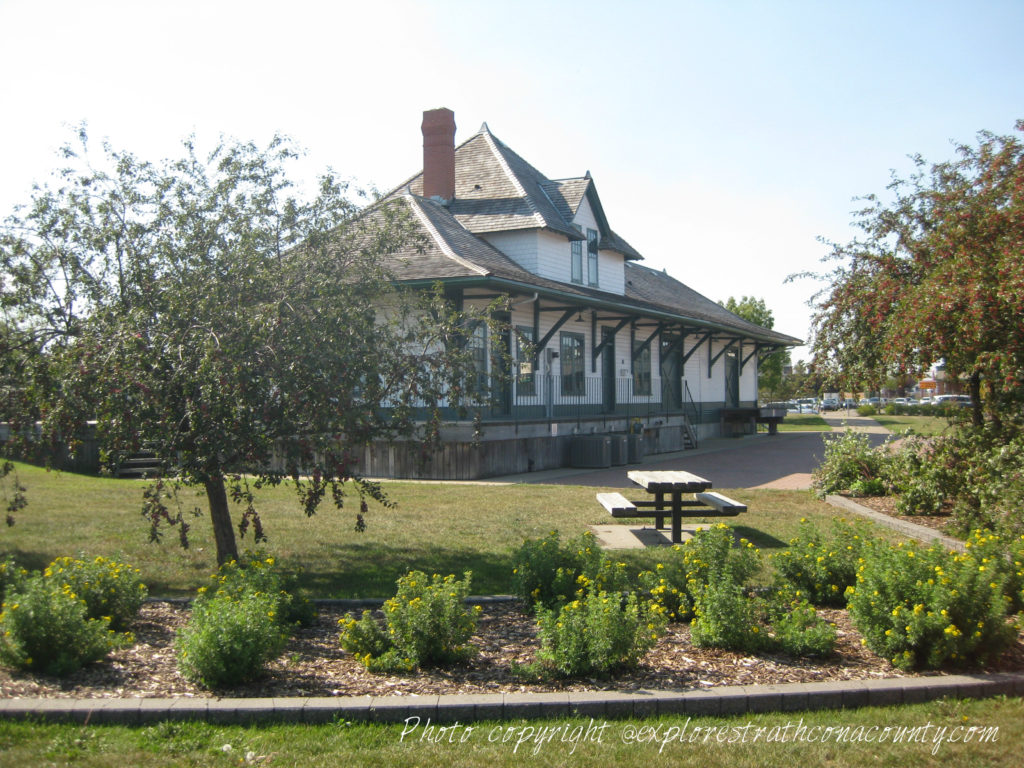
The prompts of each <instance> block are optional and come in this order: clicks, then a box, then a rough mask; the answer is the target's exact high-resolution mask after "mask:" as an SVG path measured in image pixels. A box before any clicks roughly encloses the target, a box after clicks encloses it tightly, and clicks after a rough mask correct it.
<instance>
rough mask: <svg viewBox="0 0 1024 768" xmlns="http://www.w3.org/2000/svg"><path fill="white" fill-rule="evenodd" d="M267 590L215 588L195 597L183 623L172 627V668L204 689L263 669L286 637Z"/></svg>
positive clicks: (254, 675) (222, 685) (242, 679)
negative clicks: (174, 654)
mask: <svg viewBox="0 0 1024 768" xmlns="http://www.w3.org/2000/svg"><path fill="white" fill-rule="evenodd" d="M279 605H280V603H279V601H278V598H277V596H275V595H274V594H272V593H268V592H258V591H254V590H240V591H237V592H234V591H222V592H215V593H213V594H212V596H210V597H206V598H204V599H202V600H195V601H193V604H192V615H191V617H190V618H189V621H188V624H186V625H185V626H184V627H182V629H180V630H179V631H178V637H177V641H176V649H177V654H178V669H179V670H180V671H181V674H182V675H183V676H184V677H185V678H186V679H188V680H191V681H193V682H195V683H198V684H199V685H202V686H204V687H206V688H225V687H229V686H232V685H237V684H239V683H244V682H247V681H249V680H254V679H256V678H258V677H260V676H261V675H263V674H264V672H265V670H266V665H267V663H268V662H270V661H272V660H273V659H275V658H276V657H277V656H278V655H279V654H280V653H281V651H282V650H284V646H285V643H286V642H287V640H288V632H287V631H286V629H285V626H284V625H283V624H282V623H281V621H280V618H279V616H278V614H277V611H278V607H279Z"/></svg>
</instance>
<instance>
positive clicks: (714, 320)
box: [626, 262, 802, 345]
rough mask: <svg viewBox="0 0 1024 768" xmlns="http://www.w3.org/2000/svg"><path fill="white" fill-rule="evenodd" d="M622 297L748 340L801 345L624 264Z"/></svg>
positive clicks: (665, 277)
mask: <svg viewBox="0 0 1024 768" xmlns="http://www.w3.org/2000/svg"><path fill="white" fill-rule="evenodd" d="M626 296H627V297H629V298H631V299H635V300H637V301H639V302H643V303H645V304H648V305H653V306H657V307H661V308H663V309H666V310H670V311H676V312H680V313H681V314H684V315H686V316H687V317H691V318H693V319H695V320H698V321H703V322H706V323H710V324H714V325H716V326H724V327H726V328H729V329H732V330H736V331H738V332H741V333H747V334H750V335H752V336H756V337H760V336H767V337H771V338H766V339H765V340H773V341H775V342H777V343H779V344H784V345H791V344H801V343H802V341H801V339H797V338H795V337H793V336H787V335H786V334H782V333H778V332H777V331H770V330H769V331H766V329H764V328H762V327H761V326H760V325H756V324H754V323H751V322H749V321H747V320H744V319H743V318H742V317H740V316H739V315H736V314H734V313H732V312H730V311H729V310H727V309H726V308H725V307H723V306H722V305H721V304H719V303H717V302H714V301H712V300H711V299H709V298H707V297H706V296H703V295H701V294H699V293H697V291H695V290H693V289H692V288H690V287H689V286H688V285H685V284H684V283H681V282H679V281H678V280H676V279H675V278H674V277H672V276H671V275H669V274H667V273H665V272H659V271H657V270H655V269H650V268H649V267H644V266H641V265H640V264H631V263H629V262H626Z"/></svg>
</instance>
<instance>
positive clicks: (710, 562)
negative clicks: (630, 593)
mask: <svg viewBox="0 0 1024 768" xmlns="http://www.w3.org/2000/svg"><path fill="white" fill-rule="evenodd" d="M734 544H736V540H735V537H734V535H733V530H732V528H730V527H729V526H728V525H725V524H724V523H719V524H718V525H713V526H711V527H710V528H698V529H697V531H696V532H695V533H694V535H693V538H691V539H688V540H687V541H686V542H684V543H683V544H676V545H674V546H673V547H672V549H671V550H669V556H668V557H666V558H665V559H664V560H663V561H662V562H660V563H658V564H657V565H655V567H654V569H653V570H650V571H643V572H642V573H640V574H639V576H638V581H639V583H640V586H641V588H643V589H644V590H645V591H646V592H647V593H648V594H649V595H650V597H651V600H653V601H654V602H655V603H656V604H658V605H660V606H661V607H662V608H663V609H664V613H665V615H666V616H667V617H668V619H669V621H687V620H689V619H690V618H692V616H693V608H694V601H695V598H696V596H697V594H698V593H700V592H701V591H702V590H703V589H704V587H705V586H707V584H708V583H709V582H710V581H712V580H713V579H722V578H725V579H728V580H729V581H731V582H735V583H737V584H740V585H745V584H746V583H747V581H748V580H749V579H750V578H751V577H753V575H754V574H755V573H757V571H758V570H759V569H760V567H761V564H760V559H759V553H758V550H757V548H756V547H754V545H753V544H751V543H750V542H749V541H747V540H746V539H740V540H739V546H734Z"/></svg>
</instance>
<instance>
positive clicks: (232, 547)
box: [203, 474, 238, 565]
mask: <svg viewBox="0 0 1024 768" xmlns="http://www.w3.org/2000/svg"><path fill="white" fill-rule="evenodd" d="M203 486H204V487H205V488H206V499H207V501H208V502H209V504H210V522H211V523H213V539H214V541H215V542H216V544H217V565H224V563H227V562H230V561H232V560H238V545H237V543H236V542H235V528H234V526H233V525H232V524H231V510H230V509H228V492H227V489H226V488H225V487H224V476H223V475H220V474H216V475H213V476H212V477H209V478H207V480H206V481H205V482H204V483H203Z"/></svg>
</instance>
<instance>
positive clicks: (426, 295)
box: [0, 128, 472, 563]
mask: <svg viewBox="0 0 1024 768" xmlns="http://www.w3.org/2000/svg"><path fill="white" fill-rule="evenodd" d="M184 150H185V151H184V154H183V156H182V157H181V158H179V159H176V160H173V161H165V162H161V163H149V162H145V161H142V160H140V159H138V158H137V157H135V156H133V155H132V154H130V153H125V152H119V151H115V150H114V149H112V148H111V147H110V146H108V145H104V146H103V151H102V153H101V154H100V156H99V157H93V155H92V153H91V152H90V147H89V142H88V139H87V136H86V134H85V130H84V128H83V129H82V130H81V131H80V135H79V137H78V141H77V143H76V144H74V145H69V146H68V147H66V148H65V150H64V159H65V161H66V167H65V168H64V169H63V170H61V171H60V172H59V173H58V174H57V176H56V179H55V181H54V183H53V185H50V186H41V187H37V188H36V189H35V191H34V193H33V196H32V200H31V203H30V204H29V205H28V206H27V207H23V208H21V209H19V210H17V211H16V212H15V214H14V215H12V216H11V217H10V218H9V219H8V220H7V221H6V224H5V226H4V228H3V231H2V235H0V259H2V263H3V275H4V278H3V283H2V285H0V288H2V290H0V308H2V312H3V315H2V317H0V321H2V322H0V329H2V330H3V338H2V342H0V359H2V366H3V368H2V372H3V375H4V382H3V383H4V393H3V394H4V400H3V401H2V406H3V409H4V410H3V413H2V414H0V420H3V421H8V422H10V423H11V424H12V430H11V431H12V433H13V434H14V435H15V436H16V437H17V436H18V435H25V434H27V433H29V432H31V428H32V425H33V424H35V423H36V422H37V421H38V422H39V423H40V424H41V429H42V432H41V437H42V439H41V440H40V441H38V442H40V443H42V444H45V445H47V446H48V447H49V448H52V447H53V446H54V445H60V444H63V445H70V446H71V448H72V450H74V446H75V440H76V436H77V435H78V434H79V433H80V429H81V427H82V425H83V424H84V423H85V422H86V421H89V420H92V421H95V423H96V431H97V436H98V439H99V441H100V444H101V445H102V446H104V447H105V448H106V449H107V451H109V457H110V459H111V460H112V461H116V460H117V458H118V457H122V456H124V455H126V454H129V453H131V452H133V451H137V450H139V449H140V448H147V449H151V450H153V451H155V452H156V453H157V455H159V456H160V457H162V458H163V459H164V460H165V462H166V470H167V473H168V474H169V475H170V477H171V481H170V482H168V481H165V480H161V481H158V482H157V484H156V485H155V486H154V487H152V488H150V489H149V490H148V491H147V493H146V502H145V514H146V515H147V517H148V519H149V521H150V523H151V526H152V528H151V531H152V536H153V537H154V538H159V536H160V534H161V530H162V528H163V526H165V525H167V524H171V525H176V526H177V527H178V531H179V535H180V537H181V540H182V543H183V544H185V545H187V531H188V522H187V516H186V513H184V512H183V511H182V509H181V507H180V505H178V504H176V503H175V502H174V500H175V499H176V494H174V493H172V490H173V489H175V488H176V487H177V483H179V482H180V483H184V484H187V485H194V486H198V487H201V488H202V489H204V491H205V494H206V499H207V506H208V511H209V515H210V519H211V521H212V525H213V531H214V536H215V540H216V547H217V559H218V561H219V562H221V563H223V562H226V561H228V560H231V559H235V558H237V543H236V537H235V528H236V526H237V528H238V530H239V532H240V533H241V535H243V536H244V535H245V533H246V531H247V530H248V529H249V528H250V527H251V528H252V530H253V533H254V535H255V537H256V539H257V540H260V539H262V538H264V532H263V529H262V525H261V523H260V518H259V515H258V514H257V512H256V509H255V506H254V503H253V498H254V494H253V489H254V488H259V487H261V486H263V485H265V484H277V483H280V482H282V481H285V480H290V481H291V482H293V483H294V485H295V488H296V490H297V493H298V500H299V503H300V504H301V506H302V508H303V509H304V511H305V512H306V514H307V515H312V514H314V512H315V511H316V510H317V508H318V506H319V505H320V503H321V501H322V500H323V499H324V498H325V497H326V496H327V495H328V494H329V495H330V497H331V499H332V501H333V502H334V503H335V504H336V505H337V507H339V508H341V507H343V506H344V505H345V502H346V496H347V491H348V492H351V491H353V490H354V492H355V495H356V497H357V499H358V502H359V506H358V507H357V509H358V510H359V512H358V514H357V517H356V525H357V528H358V527H361V526H362V525H364V521H363V517H362V515H363V513H364V512H365V511H366V509H367V503H366V500H367V498H372V499H377V500H379V501H381V502H382V503H385V504H386V503H388V500H387V499H386V497H385V495H384V493H383V491H382V489H381V488H380V486H379V485H378V484H376V483H373V482H369V481H367V480H365V479H363V478H362V477H361V476H360V475H359V467H358V458H357V451H358V449H360V448H361V447H362V446H364V445H365V444H367V443H368V442H369V441H371V440H374V439H381V438H392V437H397V436H406V437H413V436H415V437H419V438H424V439H426V440H429V439H431V437H436V435H437V429H438V424H439V419H440V413H441V412H442V406H445V407H451V406H459V405H464V404H466V403H469V402H470V400H469V398H470V397H471V394H466V395H465V396H464V397H463V396H461V395H460V393H468V392H470V391H471V390H470V388H467V387H465V386H464V383H465V380H466V378H465V377H466V374H467V371H468V370H469V369H470V368H471V364H472V363H471V360H470V358H469V356H468V354H466V353H465V352H464V350H463V346H462V345H461V344H460V340H462V339H464V338H465V335H466V334H465V332H466V328H467V325H466V324H467V323H468V322H471V320H470V319H468V318H467V317H466V316H465V315H464V314H462V313H456V312H454V311H453V310H452V309H451V308H450V306H449V305H448V304H446V303H445V302H444V301H443V300H442V298H441V296H440V294H439V293H438V292H436V291H435V292H421V293H411V292H405V291H402V290H399V289H397V288H396V287H395V282H394V280H393V278H392V275H391V273H390V272H389V271H388V269H387V268H386V264H387V263H386V260H385V258H384V257H385V255H386V254H392V253H395V252H402V251H403V250H404V251H405V252H408V251H409V250H410V249H414V248H415V247H416V246H417V243H416V241H415V237H414V235H413V229H412V228H411V226H410V225H409V221H408V219H407V218H406V217H404V216H403V209H402V207H401V203H377V204H375V205H373V206H371V207H370V208H369V209H368V210H365V211H364V210H360V208H359V207H358V206H357V205H356V204H355V203H354V202H353V200H352V192H351V191H350V190H349V189H348V187H347V185H346V184H344V183H341V182H339V181H338V180H337V179H336V178H334V177H333V176H331V175H325V176H324V177H323V178H321V179H320V181H319V186H318V188H317V189H316V190H315V191H314V192H313V193H312V194H310V195H307V196H305V197H303V196H302V195H301V194H300V191H299V190H298V189H297V187H296V185H294V184H293V183H292V182H291V181H290V180H289V178H288V176H287V173H286V169H287V167H288V164H289V163H290V162H291V161H292V160H294V159H295V157H296V153H295V151H294V150H293V149H292V148H291V146H290V144H289V143H288V142H287V141H285V140H282V139H280V138H276V139H274V141H273V142H272V143H271V144H270V145H269V146H268V147H267V148H265V149H262V148H259V147H257V146H255V145H254V144H251V143H239V142H227V141H221V142H220V143H219V144H218V145H217V146H216V147H215V148H214V149H213V151H212V152H211V153H209V154H208V155H207V156H201V155H200V153H199V151H198V149H197V147H196V146H195V142H194V141H193V140H189V141H187V142H185V145H184ZM229 496H230V497H231V498H233V499H234V500H235V501H236V502H240V503H241V504H242V508H243V510H244V511H243V512H242V513H241V514H240V517H239V519H238V520H236V521H233V520H232V516H231V511H230V507H229V503H228V499H229ZM196 512H198V510H196Z"/></svg>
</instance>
